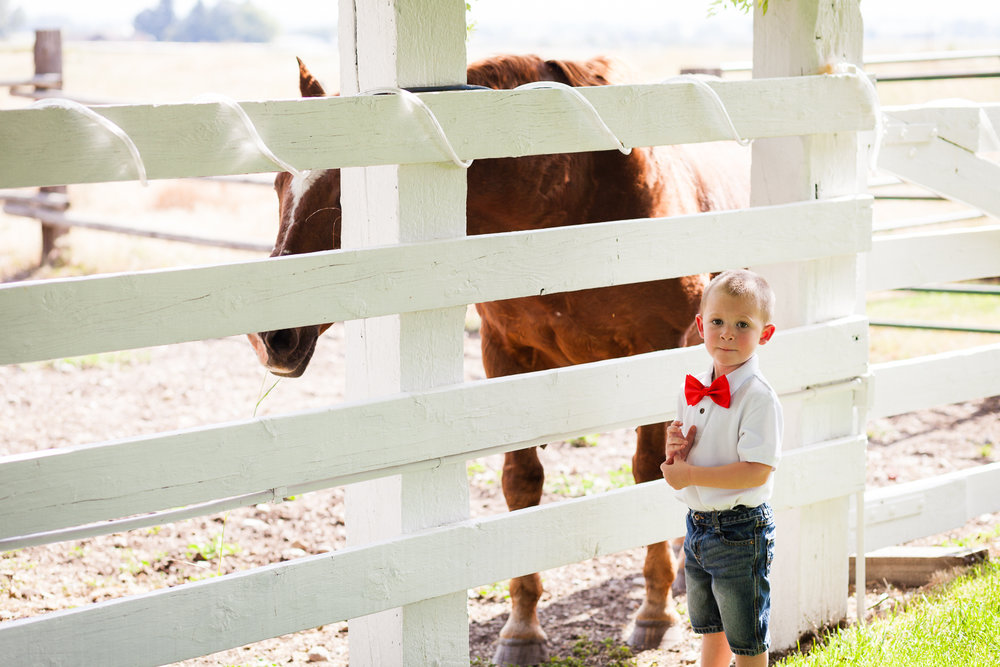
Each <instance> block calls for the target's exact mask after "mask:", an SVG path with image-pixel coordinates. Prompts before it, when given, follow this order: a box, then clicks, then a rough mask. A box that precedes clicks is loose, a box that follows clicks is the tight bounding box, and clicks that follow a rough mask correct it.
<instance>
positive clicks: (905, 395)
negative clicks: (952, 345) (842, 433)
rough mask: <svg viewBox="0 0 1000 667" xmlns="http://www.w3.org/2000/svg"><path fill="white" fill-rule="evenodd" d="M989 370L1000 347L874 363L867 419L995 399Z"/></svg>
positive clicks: (995, 379)
mask: <svg viewBox="0 0 1000 667" xmlns="http://www.w3.org/2000/svg"><path fill="white" fill-rule="evenodd" d="M997 256H998V257H1000V255H997ZM991 369H1000V344H994V345H984V346H981V347H974V348H967V349H963V350H953V351H950V352H942V353H940V354H933V355H928V356H923V357H916V358H913V359H903V360H900V361H889V362H885V363H881V364H875V365H873V366H872V374H873V375H874V382H875V397H874V403H873V405H872V408H871V413H870V415H869V416H870V417H871V418H873V419H875V418H879V417H891V416H892V415H898V414H903V413H904V412H913V411H915V410H924V409H926V408H930V407H933V406H935V405H944V404H947V403H959V402H962V401H971V400H975V399H977V398H982V397H983V396H996V395H998V394H1000V372H996V370H991Z"/></svg>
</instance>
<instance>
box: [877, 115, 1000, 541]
mask: <svg viewBox="0 0 1000 667" xmlns="http://www.w3.org/2000/svg"><path fill="white" fill-rule="evenodd" d="M885 112H886V123H887V125H886V127H885V139H884V141H883V144H882V147H881V150H880V151H879V167H881V168H883V169H885V170H887V171H890V172H893V173H895V174H896V175H898V176H900V177H901V178H903V179H904V180H909V181H912V182H914V183H917V184H919V185H922V186H924V187H927V188H929V189H930V190H933V191H934V192H937V193H938V194H941V195H942V196H944V197H946V198H948V199H953V200H956V201H961V202H963V203H966V204H969V205H971V206H974V207H976V208H978V209H980V210H982V211H984V212H985V213H988V214H989V215H991V216H992V217H994V218H998V217H1000V198H998V197H997V187H996V184H997V183H998V182H1000V165H997V163H996V162H994V161H993V160H991V159H989V154H990V153H993V154H996V153H997V152H998V151H1000V141H998V138H997V129H998V128H1000V105H996V104H992V105H989V104H987V105H975V104H968V103H961V102H956V103H951V104H948V105H937V106H926V107H907V108H893V109H886V110H885ZM997 275H1000V227H998V226H977V227H970V228H968V229H960V230H954V229H952V230H945V231H934V232H923V233H907V234H898V235H888V236H879V237H876V238H875V239H874V240H873V241H872V250H871V253H870V254H869V257H868V266H867V285H868V290H869V291H877V290H886V289H895V288H901V287H919V286H922V285H928V284H933V283H940V282H949V281H958V280H972V279H977V278H991V277H995V276H997ZM872 378H873V380H872V401H871V411H870V413H869V417H871V418H878V417H889V416H892V415H897V414H902V413H905V412H911V411H915V410H921V409H925V408H929V407H933V406H936V405H942V404H946V403H956V402H960V401H968V400H974V399H977V398H982V397H986V396H994V395H998V394H1000V344H994V345H985V346H980V347H975V348H970V349H963V350H957V351H953V352H944V353H940V354H935V355H929V356H924V357H918V358H914V359H906V360H902V361H893V362H887V363H882V364H875V365H873V366H872ZM998 488H1000V465H998V464H990V465H984V466H980V467H977V468H973V469H970V470H964V471H958V472H954V473H949V474H946V475H941V476H938V477H933V478H929V479H924V480H920V481H917V482H911V483H908V484H899V485H895V486H890V487H884V488H880V489H874V490H870V491H868V492H867V493H866V494H865V513H866V530H865V544H866V547H867V548H868V549H878V548H880V547H883V546H889V545H892V544H899V543H901V542H905V541H908V540H911V539H916V538H919V537H925V536H927V535H934V534H937V533H940V532H943V531H946V530H949V529H952V528H956V527H958V526H961V525H964V524H965V523H966V522H967V521H968V520H970V519H972V518H975V517H976V516H979V515H981V514H984V513H988V512H997V511H1000V493H998V492H997V489H998Z"/></svg>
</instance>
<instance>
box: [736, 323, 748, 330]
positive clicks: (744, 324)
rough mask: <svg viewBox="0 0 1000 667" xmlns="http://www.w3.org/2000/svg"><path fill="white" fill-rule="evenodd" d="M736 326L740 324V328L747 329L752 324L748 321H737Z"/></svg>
mask: <svg viewBox="0 0 1000 667" xmlns="http://www.w3.org/2000/svg"><path fill="white" fill-rule="evenodd" d="M736 326H738V327H739V328H740V329H746V328H747V327H749V326H750V325H749V324H748V323H746V322H737V323H736Z"/></svg>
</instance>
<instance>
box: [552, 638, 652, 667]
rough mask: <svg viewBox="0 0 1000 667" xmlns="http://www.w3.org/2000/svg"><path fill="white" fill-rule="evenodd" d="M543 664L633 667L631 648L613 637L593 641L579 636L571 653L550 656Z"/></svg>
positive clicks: (574, 666) (575, 666) (567, 666)
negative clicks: (568, 654)
mask: <svg viewBox="0 0 1000 667" xmlns="http://www.w3.org/2000/svg"><path fill="white" fill-rule="evenodd" d="M542 664H545V665H560V666H562V667H635V664H636V662H635V659H634V656H633V655H632V649H630V648H629V647H628V646H626V645H625V644H621V643H619V642H618V641H616V640H614V639H602V640H599V641H594V640H592V639H590V638H589V637H586V636H583V637H580V638H579V639H578V640H577V642H576V644H574V645H573V655H570V656H565V657H555V658H550V659H549V661H548V662H545V663H542Z"/></svg>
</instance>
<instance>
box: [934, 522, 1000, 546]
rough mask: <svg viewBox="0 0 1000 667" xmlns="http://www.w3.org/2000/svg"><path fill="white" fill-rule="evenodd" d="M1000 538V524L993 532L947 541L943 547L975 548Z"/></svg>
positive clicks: (987, 531) (982, 531) (980, 532)
mask: <svg viewBox="0 0 1000 667" xmlns="http://www.w3.org/2000/svg"><path fill="white" fill-rule="evenodd" d="M998 537H1000V524H997V525H996V526H994V527H993V530H981V531H979V532H978V533H973V534H971V535H966V536H965V537H959V538H956V539H953V540H945V541H944V542H943V543H942V544H941V546H944V547H975V546H980V545H983V544H989V543H990V542H992V541H993V540H995V539H997V538H998Z"/></svg>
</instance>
